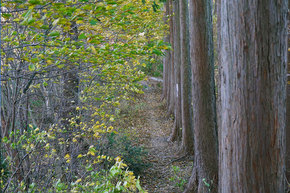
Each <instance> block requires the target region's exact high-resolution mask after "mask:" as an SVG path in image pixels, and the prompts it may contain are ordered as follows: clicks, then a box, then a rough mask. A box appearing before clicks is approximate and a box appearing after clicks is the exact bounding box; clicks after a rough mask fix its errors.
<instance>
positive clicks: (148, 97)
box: [133, 82, 192, 193]
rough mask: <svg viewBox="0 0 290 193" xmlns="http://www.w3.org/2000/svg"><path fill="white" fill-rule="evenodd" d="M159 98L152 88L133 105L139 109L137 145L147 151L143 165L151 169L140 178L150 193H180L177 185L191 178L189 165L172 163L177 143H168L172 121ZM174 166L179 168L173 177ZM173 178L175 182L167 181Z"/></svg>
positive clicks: (190, 166)
mask: <svg viewBox="0 0 290 193" xmlns="http://www.w3.org/2000/svg"><path fill="white" fill-rule="evenodd" d="M151 83H152V82H151ZM154 84H155V83H154ZM160 98H161V91H160V89H159V88H158V87H157V86H156V85H155V86H154V85H152V84H151V87H149V89H146V90H145V94H144V95H143V96H142V97H141V98H139V99H138V100H137V102H136V105H139V106H142V108H140V110H139V111H138V115H136V117H135V118H134V121H133V123H134V130H135V134H136V137H137V138H138V143H139V145H141V146H143V147H144V149H146V150H147V151H148V155H147V157H146V161H147V162H148V163H149V164H150V165H151V166H150V167H149V168H148V169H147V170H146V171H145V172H144V174H142V175H141V180H142V182H143V187H144V188H145V189H146V190H147V191H148V192H149V193H154V192H156V193H179V192H182V187H178V186H181V185H178V184H176V183H178V182H179V180H182V179H184V180H187V179H188V178H189V177H190V173H191V169H192V162H190V161H189V160H183V161H179V162H173V163H172V160H173V159H175V158H176V153H177V152H178V142H175V143H172V142H167V138H168V136H169V134H170V130H171V128H172V126H173V120H172V119H171V118H167V117H166V110H165V103H164V102H160ZM173 165H174V166H178V167H179V168H180V172H178V173H177V174H176V175H174V172H173V168H172V166H173ZM173 176H175V179H174V180H170V178H172V177H173Z"/></svg>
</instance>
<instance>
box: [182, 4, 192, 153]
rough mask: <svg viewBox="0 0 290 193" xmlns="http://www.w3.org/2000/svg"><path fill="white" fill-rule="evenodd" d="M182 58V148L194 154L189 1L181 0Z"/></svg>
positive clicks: (185, 151)
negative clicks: (191, 110) (191, 109)
mask: <svg viewBox="0 0 290 193" xmlns="http://www.w3.org/2000/svg"><path fill="white" fill-rule="evenodd" d="M179 7H180V9H179V10H180V58H181V60H180V61H181V67H180V68H181V69H180V70H181V72H180V76H181V118H182V150H183V151H184V153H186V154H188V153H189V154H193V131H192V123H191V117H190V116H191V115H190V108H191V101H190V100H191V98H190V92H191V90H190V89H191V88H190V82H191V78H190V75H191V74H190V59H189V38H188V37H189V34H188V33H189V31H188V1H187V0H180V1H179Z"/></svg>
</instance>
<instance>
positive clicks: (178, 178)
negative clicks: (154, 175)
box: [169, 166, 187, 191]
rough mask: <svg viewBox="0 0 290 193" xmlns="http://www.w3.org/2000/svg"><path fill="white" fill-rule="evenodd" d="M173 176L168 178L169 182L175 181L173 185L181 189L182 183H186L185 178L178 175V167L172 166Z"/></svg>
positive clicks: (182, 187)
mask: <svg viewBox="0 0 290 193" xmlns="http://www.w3.org/2000/svg"><path fill="white" fill-rule="evenodd" d="M172 169H173V176H172V177H171V178H169V180H170V181H171V182H176V183H175V186H176V187H178V188H179V189H181V190H182V191H183V189H184V185H185V184H186V183H187V180H186V179H184V178H183V177H181V176H180V167H178V166H172Z"/></svg>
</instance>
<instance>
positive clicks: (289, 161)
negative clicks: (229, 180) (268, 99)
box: [286, 15, 290, 182]
mask: <svg viewBox="0 0 290 193" xmlns="http://www.w3.org/2000/svg"><path fill="white" fill-rule="evenodd" d="M289 19H290V16H289V15H288V21H289ZM289 27H290V25H289V23H288V28H289ZM289 46H290V31H289V32H288V49H289ZM289 58H290V51H288V75H287V78H288V80H287V82H290V76H289V75H290V62H289ZM286 177H287V179H288V182H290V84H287V118H286Z"/></svg>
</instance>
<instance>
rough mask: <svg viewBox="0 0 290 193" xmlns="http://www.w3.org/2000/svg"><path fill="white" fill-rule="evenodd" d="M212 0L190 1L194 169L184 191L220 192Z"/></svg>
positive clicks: (199, 192)
mask: <svg viewBox="0 0 290 193" xmlns="http://www.w3.org/2000/svg"><path fill="white" fill-rule="evenodd" d="M211 6H212V5H211V1H210V0H189V25H190V28H189V30H190V57H191V58H190V60H191V69H192V103H193V130H194V154H195V156H194V157H195V159H194V168H193V172H192V176H191V178H190V180H189V183H188V186H187V188H186V190H185V191H184V192H186V193H187V192H198V193H207V192H211V193H213V192H217V177H218V160H217V158H218V155H217V134H216V133H217V132H216V112H215V91H214V64H213V39H212V11H211V10H212V8H211Z"/></svg>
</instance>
